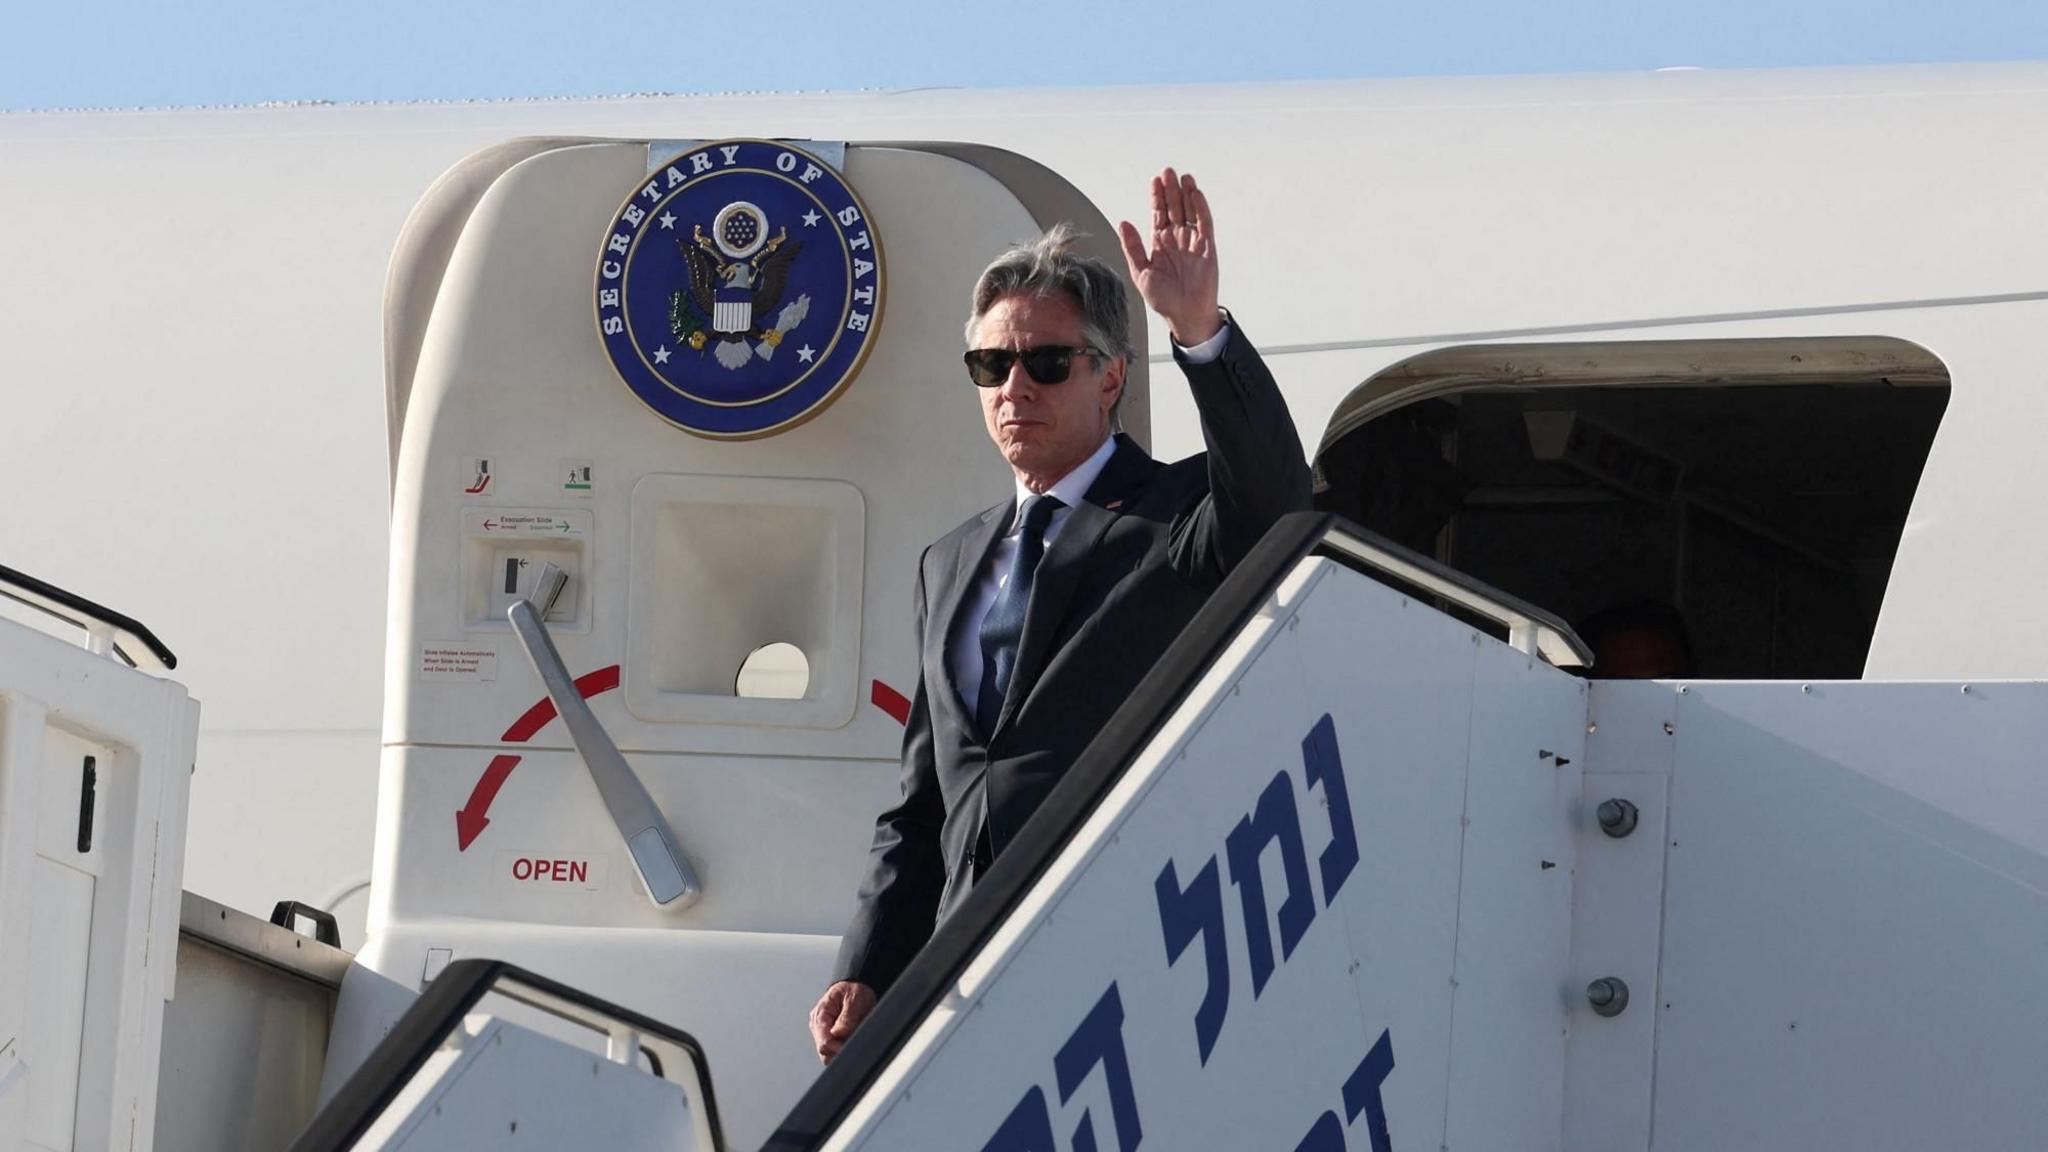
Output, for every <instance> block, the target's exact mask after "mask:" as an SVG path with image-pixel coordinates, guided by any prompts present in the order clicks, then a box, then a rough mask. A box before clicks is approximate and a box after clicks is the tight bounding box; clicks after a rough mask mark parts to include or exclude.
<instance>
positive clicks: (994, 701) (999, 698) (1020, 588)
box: [974, 496, 1066, 740]
mask: <svg viewBox="0 0 2048 1152" xmlns="http://www.w3.org/2000/svg"><path fill="white" fill-rule="evenodd" d="M1064 507H1066V505H1064V504H1062V503H1060V502H1059V499H1058V498H1057V497H1054V496H1033V497H1032V498H1030V499H1029V500H1026V501H1025V502H1024V509H1023V514H1022V517H1021V519H1022V521H1023V523H1022V525H1021V527H1019V529H1018V531H1017V555H1016V556H1015V557H1014V558H1013V559H1012V560H1011V561H1010V575H1009V578H1008V579H1007V580H1004V581H1003V586H1002V588H1001V589H1000V590H999V591H997V593H996V602H995V603H994V604H992V605H990V606H989V610H988V615H986V616H984V617H982V618H981V689H980V691H979V692H978V693H977V694H976V696H975V699H974V722H975V723H976V724H979V725H980V726H981V737H982V739H984V740H986V739H988V738H989V736H990V735H991V734H993V733H994V732H995V730H996V719H997V718H998V717H1000V716H1001V715H1002V714H1003V699H1004V697H1006V696H1008V695H1009V694H1010V673H1011V672H1012V671H1014V670H1015V669H1016V667H1017V642H1018V641H1019V640H1021V639H1023V637H1024V610H1025V609H1027V608H1029V607H1030V606H1031V581H1032V578H1033V577H1034V576H1035V575H1036V574H1037V572H1038V561H1039V558H1040V557H1042V556H1043V555H1044V554H1045V526H1046V525H1047V524H1049V523H1051V522H1052V514H1053V513H1054V512H1056V511H1058V510H1059V509H1061V508H1064Z"/></svg>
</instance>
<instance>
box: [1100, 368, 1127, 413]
mask: <svg viewBox="0 0 2048 1152" xmlns="http://www.w3.org/2000/svg"><path fill="white" fill-rule="evenodd" d="M1129 366H1130V362H1129V359H1128V358H1127V357H1124V356H1119V357H1117V358H1116V359H1115V360H1114V361H1111V363H1110V365H1109V368H1108V370H1106V371H1104V372H1103V374H1102V398H1103V401H1104V403H1103V406H1102V410H1103V412H1105V413H1108V412H1113V411H1115V410H1116V402H1117V400H1118V399H1120V398H1121V397H1122V396H1123V394H1124V377H1125V376H1126V375H1127V374H1128V373H1127V372H1126V369H1128V368H1129Z"/></svg>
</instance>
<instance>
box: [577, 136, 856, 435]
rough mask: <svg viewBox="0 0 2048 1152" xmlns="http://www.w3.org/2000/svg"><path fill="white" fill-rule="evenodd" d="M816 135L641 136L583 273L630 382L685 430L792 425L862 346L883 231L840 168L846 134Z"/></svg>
mask: <svg viewBox="0 0 2048 1152" xmlns="http://www.w3.org/2000/svg"><path fill="white" fill-rule="evenodd" d="M819 147H821V148H822V151H820V152H812V151H810V150H809V149H806V148H805V147H803V146H802V144H800V143H799V142H795V141H789V140H754V139H732V140H709V141H701V142H696V141H693V142H687V143H683V144H681V145H676V144H674V143H671V142H660V141H657V142H650V143H649V144H648V145H647V150H646V166H645V168H644V170H643V171H642V174H641V175H639V176H638V177H637V178H636V179H635V181H634V183H633V185H632V187H631V188H630V190H628V191H627V192H626V194H625V198H624V200H623V201H622V202H621V203H620V205H619V207H618V210H617V211H616V212H615V213H613V215H612V218H611V224H610V226H609V227H607V228H606V229H605V233H604V237H603V239H602V240H601V241H600V242H599V249H598V253H597V267H596V268H595V270H594V271H595V275H594V276H593V277H592V283H591V287H592V290H593V292H594V296H593V299H592V303H593V304H594V305H595V306H596V307H595V312H594V318H595V320H596V321H597V338H598V339H599V341H601V342H602V344H603V347H604V355H605V358H606V359H608V360H610V361H611V366H612V368H613V369H614V370H615V371H616V372H617V373H618V376H619V379H620V380H621V381H622V382H623V383H624V384H625V386H626V387H627V388H628V389H629V390H630V391H631V392H632V393H633V395H634V396H635V397H636V398H638V399H639V401H640V402H641V403H643V404H645V405H646V406H647V407H648V408H649V409H651V410H653V411H654V413H655V414H656V415H658V416H660V417H661V418H662V419H664V420H666V421H668V422H669V423H671V424H673V425H675V426H676V427H678V428H681V429H683V430H684V431H686V432H690V433H692V434H694V435H698V436H705V437H709V438H711V439H716V440H749V439H753V438H755V437H759V436H773V435H775V434H777V433H779V432H783V431H786V430H788V429H791V428H794V427H796V426H797V425H799V424H802V423H803V422H804V421H806V420H809V419H811V418H812V417H813V416H816V415H817V414H818V413H820V412H822V411H824V409H825V408H826V406H827V405H829V404H831V403H832V401H833V400H834V399H835V398H836V397H838V396H839V395H840V394H841V393H842V392H844V391H845V390H846V388H847V386H848V384H850V383H851V382H852V380H853V378H854V376H855V375H856V374H857V373H859V371H860V369H861V365H862V364H864V363H865V362H866V361H867V357H868V352H869V350H870V349H872V348H873V347H874V346H875V342H876V333H877V332H878V331H879V330H880V326H881V322H882V311H883V298H884V293H883V287H884V285H883V268H882V238H881V236H880V234H879V233H877V232H876V230H875V225H874V222H873V221H872V220H870V219H869V218H868V210H867V206H866V205H865V204H863V203H861V200H860V197H859V196H858V195H856V194H855V192H854V190H853V188H852V187H851V186H850V185H849V184H848V183H847V182H846V178H845V175H844V173H842V172H841V171H839V167H840V165H842V164H843V163H845V161H846V155H847V153H846V151H845V145H843V144H833V143H831V142H827V143H825V144H823V145H820V146H819ZM615 151H622V149H615ZM619 159H623V156H621V157H619ZM622 167H623V165H622Z"/></svg>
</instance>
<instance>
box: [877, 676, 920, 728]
mask: <svg viewBox="0 0 2048 1152" xmlns="http://www.w3.org/2000/svg"><path fill="white" fill-rule="evenodd" d="M868 699H869V700H871V701H873V702H874V705H875V707H877V708H880V709H881V710H882V711H884V712H887V713H888V714H889V715H890V716H891V717H893V718H895V721H896V722H897V723H898V724H908V723H910V701H909V700H908V699H906V698H905V697H904V695H903V693H901V692H898V691H897V690H895V689H894V688H891V687H889V686H888V685H887V684H884V683H882V682H881V681H880V680H877V681H875V687H874V691H872V692H870V693H868Z"/></svg>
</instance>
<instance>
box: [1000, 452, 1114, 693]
mask: <svg viewBox="0 0 2048 1152" xmlns="http://www.w3.org/2000/svg"><path fill="white" fill-rule="evenodd" d="M1151 463H1152V458H1151V457H1149V456H1147V455H1145V450H1144V449H1142V448H1140V447H1138V445H1137V443H1136V442H1135V441H1133V440H1131V439H1130V438H1129V437H1128V436H1123V435H1121V434H1120V435H1118V436H1117V447H1116V453H1115V454H1114V455H1112V456H1111V457H1110V458H1109V462H1108V463H1107V464H1105V465H1104V466H1103V469H1102V474H1101V475H1100V476H1097V477H1096V478H1095V483H1094V484H1093V485H1092V486H1091V487H1090V488H1089V489H1088V495H1087V496H1086V497H1085V498H1083V499H1082V501H1081V503H1079V504H1077V505H1075V506H1074V508H1073V510H1072V511H1070V512H1069V513H1068V514H1067V519H1066V522H1065V523H1064V524H1062V525H1061V526H1060V531H1059V535H1058V536H1056V537H1054V538H1053V542H1052V545H1051V546H1050V547H1048V548H1047V549H1046V550H1045V558H1044V559H1042V560H1040V561H1039V562H1038V572H1037V574H1036V577H1035V578H1034V580H1033V583H1032V587H1031V604H1030V606H1029V607H1027V608H1026V609H1025V611H1024V636H1023V638H1022V639H1021V640H1020V641H1019V643H1018V645H1017V667H1016V669H1015V670H1014V671H1013V672H1011V674H1010V692H1009V695H1008V696H1006V697H1004V699H1003V712H1002V716H1001V718H1000V719H998V720H997V721H996V728H997V729H998V730H1000V729H1001V728H1002V727H1003V726H1004V725H1006V724H1008V723H1009V722H1010V717H1011V716H1013V715H1015V714H1016V711H1017V709H1018V708H1020V707H1022V706H1023V703H1024V699H1025V697H1027V696H1029V695H1030V694H1031V688H1032V686H1033V685H1035V684H1036V683H1037V682H1038V673H1039V671H1040V670H1041V669H1043V668H1044V667H1045V663H1046V661H1047V660H1048V659H1050V658H1051V649H1052V641H1053V637H1054V636H1055V635H1057V634H1058V633H1059V630H1060V624H1061V623H1062V622H1063V621H1065V619H1066V616H1067V610H1068V608H1069V607H1071V606H1072V603H1073V599H1074V592H1075V590H1076V589H1078V588H1079V587H1080V586H1081V577H1082V575H1083V574H1084V573H1086V572H1087V570H1088V558H1089V556H1090V554H1091V553H1093V552H1094V551H1095V543H1096V541H1098V540H1100V539H1102V534H1103V533H1104V532H1107V531H1109V526H1110V525H1111V524H1114V523H1116V521H1117V518H1118V517H1119V516H1120V515H1122V509H1123V508H1124V507H1125V506H1126V504H1127V503H1128V502H1129V501H1130V500H1132V499H1134V498H1135V497H1136V496H1137V494H1138V492H1139V491H1140V490H1142V489H1143V487H1144V481H1145V478H1146V477H1147V476H1148V475H1149V474H1150V471H1151V470H1150V468H1148V467H1147V466H1148V465H1149V464H1151ZM1112 507H1113V508H1114V509H1116V510H1115V511H1112V510H1111V508H1112Z"/></svg>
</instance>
